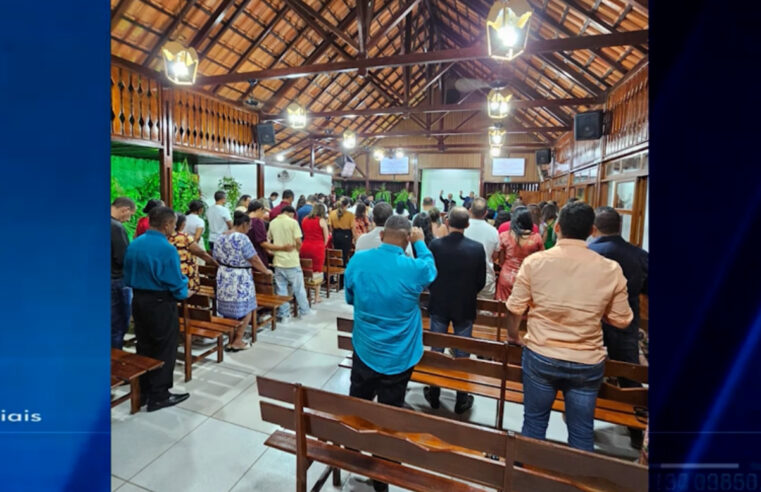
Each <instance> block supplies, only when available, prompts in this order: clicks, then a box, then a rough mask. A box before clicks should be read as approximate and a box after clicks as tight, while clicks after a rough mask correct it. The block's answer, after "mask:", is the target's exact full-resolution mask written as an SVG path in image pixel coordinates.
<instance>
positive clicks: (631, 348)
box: [589, 207, 648, 448]
mask: <svg viewBox="0 0 761 492" xmlns="http://www.w3.org/2000/svg"><path fill="white" fill-rule="evenodd" d="M592 235H593V236H594V239H593V240H592V241H591V242H590V243H589V249H591V250H593V251H596V252H598V253H599V254H601V255H602V256H604V257H606V258H608V259H611V260H613V261H615V262H617V263H618V264H619V265H621V270H623V272H624V277H626V288H627V290H628V293H629V306H630V307H631V309H632V312H633V313H634V319H633V320H632V322H631V324H630V325H629V327H628V328H625V329H623V330H620V329H617V328H615V327H613V326H610V325H608V324H607V323H603V324H602V329H603V342H604V343H605V347H607V349H608V356H609V357H610V358H611V359H613V360H620V361H622V362H630V363H632V364H639V295H640V294H641V293H647V287H646V286H647V271H648V265H647V264H648V254H647V251H645V250H643V249H641V248H638V247H637V246H634V245H633V244H631V243H629V242H628V241H626V240H625V239H624V238H623V237H621V215H620V214H619V213H618V212H616V210H615V209H614V208H612V207H598V208H597V209H596V210H595V225H594V229H593V232H592ZM618 381H619V385H620V386H621V387H623V388H631V387H636V386H640V384H639V383H636V382H634V381H631V380H629V379H626V378H618ZM630 434H631V441H632V445H633V446H634V447H635V448H637V447H639V446H641V443H642V431H641V430H638V429H630Z"/></svg>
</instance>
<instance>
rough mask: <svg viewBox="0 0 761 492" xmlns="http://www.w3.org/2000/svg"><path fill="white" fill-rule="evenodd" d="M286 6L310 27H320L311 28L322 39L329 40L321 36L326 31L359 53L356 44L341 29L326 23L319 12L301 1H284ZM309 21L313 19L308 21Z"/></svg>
mask: <svg viewBox="0 0 761 492" xmlns="http://www.w3.org/2000/svg"><path fill="white" fill-rule="evenodd" d="M284 1H285V3H286V4H288V5H289V6H290V7H291V8H292V9H293V10H294V11H295V12H296V13H297V14H298V15H299V17H301V18H302V19H304V20H305V21H306V22H307V24H309V25H310V26H312V27H313V26H314V25H315V24H316V25H317V26H320V25H322V29H321V28H319V27H317V28H315V27H313V28H314V29H315V30H316V31H318V32H319V33H320V35H321V36H323V38H324V39H326V40H328V39H329V38H328V37H326V36H325V35H323V33H324V32H325V31H324V29H327V30H328V31H329V32H330V33H331V34H333V35H334V36H335V37H336V38H338V39H340V40H342V41H343V42H344V43H346V44H347V45H348V46H350V47H351V48H352V49H353V50H354V51H356V52H359V51H360V50H359V46H358V45H357V43H356V42H355V41H354V40H353V39H352V38H351V36H349V34H347V33H346V32H345V30H343V29H339V28H338V27H336V26H334V25H333V24H331V23H330V22H328V21H327V20H326V19H325V18H324V17H323V16H322V15H320V13H319V12H317V11H315V10H314V9H313V8H312V7H310V6H309V5H307V4H306V3H304V2H303V1H302V0H284ZM354 16H356V12H355V13H354ZM310 19H313V21H312V20H310Z"/></svg>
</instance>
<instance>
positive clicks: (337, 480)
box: [333, 468, 341, 487]
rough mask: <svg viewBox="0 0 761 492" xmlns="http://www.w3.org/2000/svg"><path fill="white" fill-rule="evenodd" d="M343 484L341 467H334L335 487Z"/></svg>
mask: <svg viewBox="0 0 761 492" xmlns="http://www.w3.org/2000/svg"><path fill="white" fill-rule="evenodd" d="M340 486H341V469H340V468H333V487H340Z"/></svg>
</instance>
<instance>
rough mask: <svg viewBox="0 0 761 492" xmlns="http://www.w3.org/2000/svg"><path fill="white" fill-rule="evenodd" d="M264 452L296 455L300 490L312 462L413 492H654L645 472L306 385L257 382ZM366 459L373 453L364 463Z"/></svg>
mask: <svg viewBox="0 0 761 492" xmlns="http://www.w3.org/2000/svg"><path fill="white" fill-rule="evenodd" d="M257 388H258V391H259V395H260V396H262V397H264V398H269V399H272V400H275V403H270V402H268V401H261V402H260V410H261V415H262V419H263V420H264V421H266V422H271V423H273V424H277V425H280V426H281V427H283V428H284V430H277V431H275V432H274V433H273V434H272V435H270V437H269V438H268V439H267V441H266V442H265V445H267V446H270V447H273V448H276V449H279V450H281V451H285V452H288V453H292V454H295V455H296V490H297V491H298V492H305V491H306V490H307V469H308V468H309V466H311V464H312V463H313V462H314V461H319V462H321V463H324V464H327V465H328V467H329V468H328V469H327V470H326V471H325V473H323V475H322V477H320V479H319V480H318V481H317V484H315V486H314V487H313V488H312V490H319V489H320V488H321V487H322V485H323V484H324V482H325V480H327V477H328V474H333V483H334V485H340V470H346V471H349V472H351V473H355V474H359V475H364V476H368V477H370V478H372V479H375V480H379V481H382V482H386V483H389V484H392V485H396V486H399V487H403V488H406V489H410V490H415V491H426V492H427V491H431V490H436V491H439V490H442V491H444V490H446V491H468V492H470V491H481V490H486V489H485V487H488V488H490V489H497V490H501V491H505V492H507V491H517V492H529V491H531V492H534V491H557V492H561V491H562V492H565V491H569V492H570V491H577V492H578V491H579V490H585V491H592V490H595V491H615V492H639V491H646V490H647V485H648V474H647V467H645V466H642V465H638V464H634V463H631V462H627V461H623V460H618V459H614V458H610V457H606V456H603V455H599V454H595V453H589V452H585V451H579V450H575V449H572V448H569V447H567V446H562V445H557V444H553V443H549V442H546V441H539V440H535V439H529V438H526V437H523V436H520V435H516V434H514V433H513V432H505V431H501V430H495V429H489V428H486V427H480V426H476V425H472V424H468V423H463V422H457V421H452V420H448V419H444V418H440V417H436V416H432V415H427V414H423V413H419V412H414V411H411V410H407V409H403V408H396V407H392V406H388V405H382V404H379V403H374V402H370V401H366V400H362V399H359V398H353V397H350V396H344V395H339V394H335V393H329V392H327V391H322V390H318V389H313V388H308V387H304V386H301V385H299V384H291V383H285V382H281V381H276V380H273V379H268V378H263V377H257ZM362 452H364V453H366V454H363V453H362Z"/></svg>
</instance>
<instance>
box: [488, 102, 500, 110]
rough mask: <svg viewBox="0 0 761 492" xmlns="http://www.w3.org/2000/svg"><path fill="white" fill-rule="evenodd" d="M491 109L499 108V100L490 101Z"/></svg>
mask: <svg viewBox="0 0 761 492" xmlns="http://www.w3.org/2000/svg"><path fill="white" fill-rule="evenodd" d="M489 105H490V107H491V110H492V111H496V110H498V109H499V101H492V102H490V103H489Z"/></svg>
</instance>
